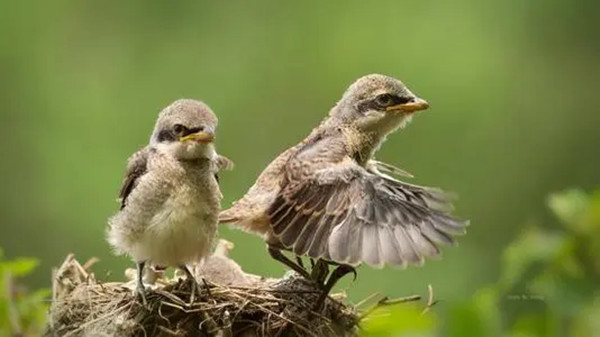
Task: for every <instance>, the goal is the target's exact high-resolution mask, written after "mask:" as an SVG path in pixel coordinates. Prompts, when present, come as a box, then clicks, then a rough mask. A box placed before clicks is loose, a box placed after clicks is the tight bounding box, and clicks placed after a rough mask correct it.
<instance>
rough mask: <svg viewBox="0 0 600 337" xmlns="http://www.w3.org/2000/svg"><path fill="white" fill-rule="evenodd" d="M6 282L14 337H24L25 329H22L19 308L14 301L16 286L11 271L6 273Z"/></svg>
mask: <svg viewBox="0 0 600 337" xmlns="http://www.w3.org/2000/svg"><path fill="white" fill-rule="evenodd" d="M4 282H5V284H6V298H7V299H8V311H9V316H10V317H9V318H10V325H11V327H12V331H13V336H14V337H20V336H23V329H22V328H21V319H20V317H19V310H17V306H16V304H15V299H14V296H13V294H14V284H13V277H12V274H11V273H10V271H6V274H5V275H4Z"/></svg>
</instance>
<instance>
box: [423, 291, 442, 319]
mask: <svg viewBox="0 0 600 337" xmlns="http://www.w3.org/2000/svg"><path fill="white" fill-rule="evenodd" d="M427 291H428V292H429V296H428V297H427V306H426V307H425V309H423V311H422V312H421V315H425V314H426V313H427V312H429V310H430V309H431V307H433V306H434V305H435V304H436V303H437V302H438V301H437V300H434V297H433V287H432V286H431V284H428V285H427Z"/></svg>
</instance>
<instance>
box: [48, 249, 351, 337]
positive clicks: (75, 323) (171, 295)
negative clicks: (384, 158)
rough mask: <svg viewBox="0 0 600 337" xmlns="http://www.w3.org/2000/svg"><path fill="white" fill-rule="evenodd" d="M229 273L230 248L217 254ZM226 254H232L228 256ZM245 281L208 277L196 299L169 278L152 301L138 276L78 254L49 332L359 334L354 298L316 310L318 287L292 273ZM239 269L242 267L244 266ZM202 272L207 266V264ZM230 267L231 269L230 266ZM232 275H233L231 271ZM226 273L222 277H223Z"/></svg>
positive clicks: (57, 294)
mask: <svg viewBox="0 0 600 337" xmlns="http://www.w3.org/2000/svg"><path fill="white" fill-rule="evenodd" d="M218 258H219V259H221V260H219V261H218V263H219V266H220V267H219V268H216V269H218V270H220V273H221V275H217V277H215V278H211V275H206V274H205V275H204V276H205V277H206V278H207V279H208V280H214V279H219V277H218V276H223V275H222V271H223V269H225V270H226V269H227V266H224V265H223V259H224V258H226V257H224V256H218ZM226 259H228V258H226ZM229 261H230V262H229V263H230V264H231V266H232V268H230V271H231V270H235V272H234V274H236V275H234V276H233V277H232V279H235V278H237V279H239V278H240V277H241V278H242V279H244V280H246V281H248V280H251V281H249V282H242V283H243V284H244V285H243V286H239V285H235V284H229V285H223V283H225V284H228V283H231V282H223V283H216V282H210V281H209V282H207V284H206V285H205V286H204V287H202V291H201V293H200V294H196V296H195V297H196V298H195V299H194V301H193V302H190V295H191V294H190V293H191V284H190V282H188V281H187V280H184V279H178V278H174V279H167V280H165V281H164V283H163V284H161V285H158V286H155V287H154V289H152V290H150V289H149V290H148V294H147V300H148V307H144V306H143V305H142V304H141V302H140V301H139V300H138V299H136V297H135V296H134V292H133V291H132V286H133V282H128V283H102V282H99V281H98V280H96V279H95V277H94V275H93V274H92V273H91V272H90V271H89V267H90V265H91V263H89V264H86V265H84V266H82V265H81V264H79V262H77V260H75V258H74V257H73V256H69V257H67V259H66V260H65V262H64V263H63V265H62V266H61V267H60V268H59V269H58V270H57V271H56V272H55V275H54V285H53V292H54V295H53V304H52V307H51V311H50V319H49V324H48V329H47V332H46V335H47V336H248V337H249V336H354V335H356V332H357V324H358V321H359V316H358V314H357V312H356V310H355V309H354V307H352V306H348V305H345V304H343V303H342V302H341V301H340V300H336V299H334V298H335V297H336V296H333V298H329V299H327V301H326V302H325V305H324V307H323V308H322V309H321V310H319V312H315V311H313V310H312V307H313V306H314V303H315V301H316V299H317V297H318V296H319V290H318V289H317V288H316V287H315V285H314V284H313V283H311V282H308V281H306V280H303V279H301V278H297V277H294V276H290V277H287V278H283V279H276V280H275V279H262V278H260V277H256V276H254V275H248V274H244V275H241V274H239V273H243V272H242V271H241V268H239V266H237V264H235V262H233V261H232V260H229ZM238 269H239V271H238ZM203 272H206V270H205V271H203ZM225 274H227V273H225ZM228 277H229V276H228ZM220 281H223V280H222V278H221V279H220Z"/></svg>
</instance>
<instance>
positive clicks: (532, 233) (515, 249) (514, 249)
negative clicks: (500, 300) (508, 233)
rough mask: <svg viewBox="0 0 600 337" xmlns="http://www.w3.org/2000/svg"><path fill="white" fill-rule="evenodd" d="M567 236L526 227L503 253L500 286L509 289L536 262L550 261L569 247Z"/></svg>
mask: <svg viewBox="0 0 600 337" xmlns="http://www.w3.org/2000/svg"><path fill="white" fill-rule="evenodd" d="M568 243H569V242H568V240H567V238H566V237H565V236H564V235H562V234H559V233H550V232H545V231H543V230H541V229H539V228H537V227H531V228H528V229H526V230H525V231H524V232H523V233H522V234H521V236H520V237H519V238H518V239H517V240H516V241H515V242H513V243H512V244H510V245H509V246H508V248H506V250H505V251H504V254H503V261H502V274H501V276H500V286H501V287H502V289H503V290H508V289H510V287H512V286H513V285H515V284H516V283H517V282H519V280H520V279H521V277H522V276H523V275H524V273H525V272H526V271H527V270H528V269H529V267H531V266H532V265H533V264H534V263H539V262H542V263H548V262H549V261H551V260H553V259H556V258H557V257H559V256H560V255H561V253H562V252H563V251H564V249H567V248H568Z"/></svg>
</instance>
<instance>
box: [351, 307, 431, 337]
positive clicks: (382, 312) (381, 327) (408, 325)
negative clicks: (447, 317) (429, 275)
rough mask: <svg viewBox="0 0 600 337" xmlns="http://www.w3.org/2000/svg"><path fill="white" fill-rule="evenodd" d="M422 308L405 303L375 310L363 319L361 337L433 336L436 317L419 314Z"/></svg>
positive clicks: (428, 314)
mask: <svg viewBox="0 0 600 337" xmlns="http://www.w3.org/2000/svg"><path fill="white" fill-rule="evenodd" d="M422 310H423V308H421V307H419V306H417V305H415V304H412V303H406V304H401V305H395V306H393V307H383V308H379V309H377V310H375V311H374V312H373V313H371V314H370V315H369V316H368V317H367V318H365V319H364V321H363V322H362V324H361V326H362V328H363V333H362V334H361V335H362V336H368V337H379V336H381V337H384V336H385V337H391V336H433V332H434V329H435V322H436V317H435V316H434V314H433V312H431V311H430V312H428V313H427V314H424V315H423V314H421V312H422Z"/></svg>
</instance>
